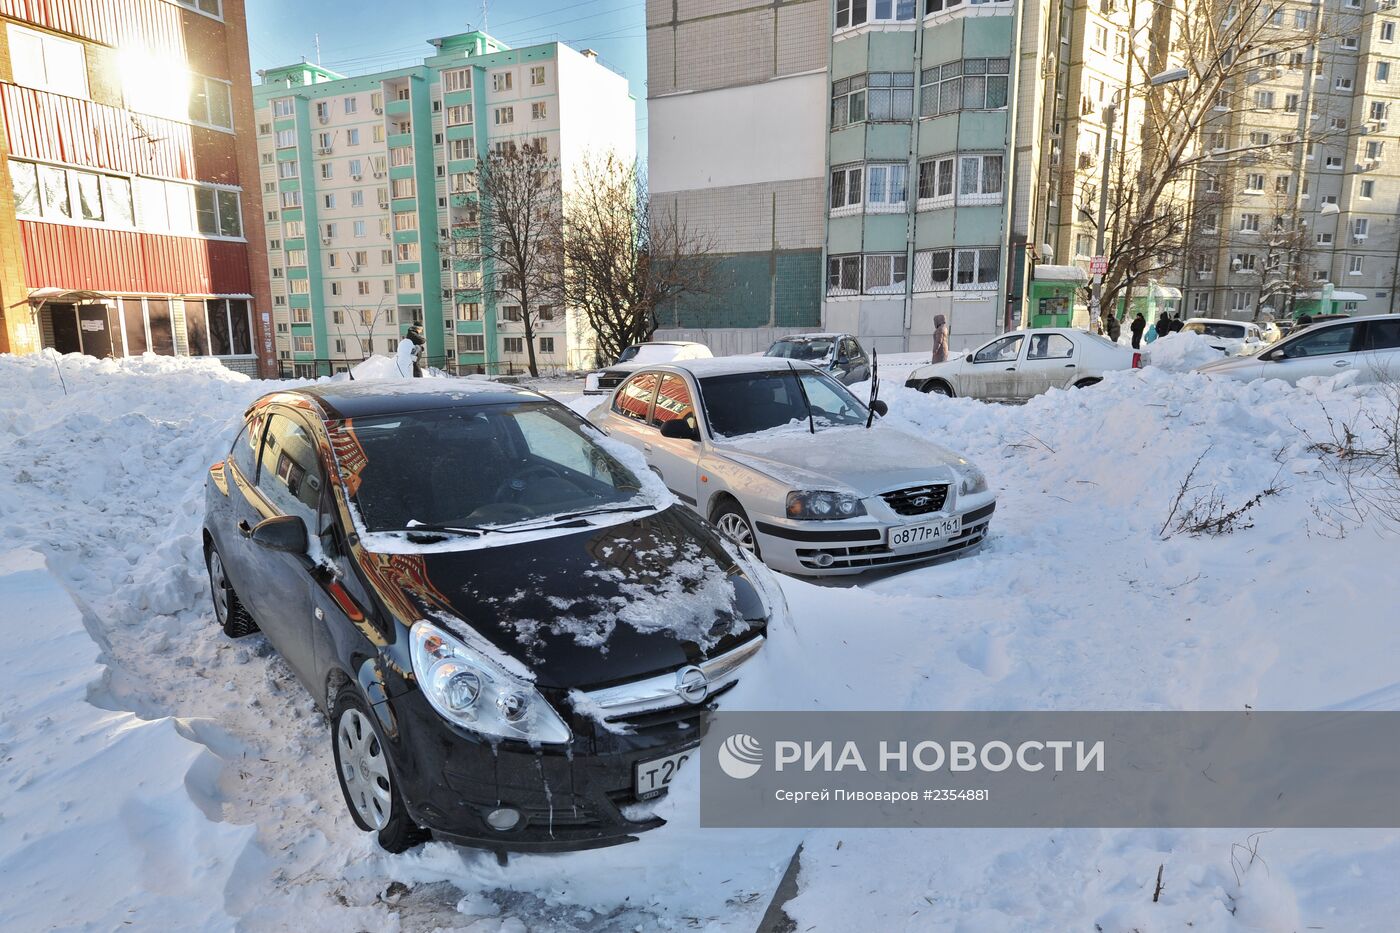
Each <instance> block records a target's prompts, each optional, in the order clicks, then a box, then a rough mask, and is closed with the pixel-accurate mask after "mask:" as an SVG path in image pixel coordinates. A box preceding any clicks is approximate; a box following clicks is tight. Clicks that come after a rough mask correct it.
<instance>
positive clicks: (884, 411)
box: [870, 398, 890, 418]
mask: <svg viewBox="0 0 1400 933" xmlns="http://www.w3.org/2000/svg"><path fill="white" fill-rule="evenodd" d="M870 410H871V411H873V412H875V414H877V415H879V416H880V417H881V418H883V417H885V416H886V415H888V414H889V413H890V406H888V405H886V404H885V400H884V399H881V398H877V399H876V400H875V401H873V402H871V403H870Z"/></svg>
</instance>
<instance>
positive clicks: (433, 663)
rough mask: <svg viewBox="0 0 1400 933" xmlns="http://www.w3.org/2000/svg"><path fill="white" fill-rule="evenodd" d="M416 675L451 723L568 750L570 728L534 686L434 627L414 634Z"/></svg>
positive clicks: (421, 625) (426, 625)
mask: <svg viewBox="0 0 1400 933" xmlns="http://www.w3.org/2000/svg"><path fill="white" fill-rule="evenodd" d="M410 638H411V640H412V651H411V655H412V658H413V673H414V676H416V677H417V678H418V686H419V689H421V690H422V691H423V695H424V696H425V697H427V698H428V702H429V703H430V704H432V707H433V709H435V710H437V711H438V713H439V714H440V715H441V716H442V717H443V718H444V719H446V720H448V721H449V722H453V723H456V724H457V725H459V726H462V727H463V728H466V729H470V730H471V731H473V732H479V733H481V734H482V735H484V736H487V737H490V738H499V739H517V740H520V741H523V742H530V743H534V744H544V745H558V744H565V743H567V742H568V741H569V739H570V738H571V735H572V734H571V733H570V732H569V727H568V726H567V725H565V724H564V720H562V719H560V718H559V714H558V713H556V712H555V711H554V707H552V706H550V705H549V701H547V700H546V699H545V698H544V697H542V696H540V692H539V691H538V690H536V689H535V687H534V685H533V684H531V683H530V682H528V681H526V680H523V679H521V678H519V677H516V676H514V675H512V674H510V673H508V672H507V671H505V670H504V669H503V668H502V667H501V666H500V665H499V664H497V663H495V662H494V661H491V660H489V659H487V658H486V657H485V656H484V655H483V654H482V652H480V651H475V650H473V649H471V648H469V647H467V646H466V645H465V644H463V643H462V642H461V641H460V640H459V639H457V638H456V637H454V636H453V635H451V634H450V633H448V632H445V631H443V630H442V629H441V628H439V627H438V626H436V625H434V624H432V623H431V622H426V621H420V622H415V623H413V628H412V630H411V631H410Z"/></svg>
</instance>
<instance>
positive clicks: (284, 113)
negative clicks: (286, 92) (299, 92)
mask: <svg viewBox="0 0 1400 933" xmlns="http://www.w3.org/2000/svg"><path fill="white" fill-rule="evenodd" d="M294 112H295V111H293V109H292V99H291V98H290V97H279V98H277V99H276V100H274V101H273V102H272V115H273V116H274V117H290V116H291V115H292V114H293V113H294Z"/></svg>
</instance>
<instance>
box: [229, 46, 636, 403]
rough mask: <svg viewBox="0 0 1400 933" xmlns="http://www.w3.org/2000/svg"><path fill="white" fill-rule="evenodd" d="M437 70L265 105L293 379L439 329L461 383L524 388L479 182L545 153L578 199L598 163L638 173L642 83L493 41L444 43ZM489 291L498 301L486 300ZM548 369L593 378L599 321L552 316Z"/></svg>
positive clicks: (434, 346) (281, 309) (351, 81)
mask: <svg viewBox="0 0 1400 933" xmlns="http://www.w3.org/2000/svg"><path fill="white" fill-rule="evenodd" d="M431 45H432V46H433V54H432V55H430V56H428V57H426V58H425V59H424V60H423V63H422V64H421V65H414V66H412V67H407V68H397V69H393V70H390V71H383V72H378V73H375V74H370V75H360V76H354V77H348V76H345V75H340V74H336V73H335V72H332V71H329V70H327V69H325V68H321V67H319V66H317V65H312V64H309V63H305V62H303V63H300V64H296V65H290V66H287V67H283V68H274V69H268V70H265V71H263V72H260V76H261V79H262V80H261V83H260V84H259V85H257V86H255V87H254V95H253V99H254V106H255V110H256V120H257V126H258V151H259V158H260V164H261V173H262V174H261V179H260V180H261V184H262V186H263V191H264V202H265V205H266V211H267V216H266V221H267V236H268V240H269V242H268V247H269V249H268V262H269V266H270V268H271V274H272V295H273V297H272V301H273V317H274V331H275V340H276V350H277V356H278V359H279V361H280V362H281V364H282V368H283V371H284V373H286V374H287V375H293V374H295V375H303V376H306V375H313V374H319V375H323V374H325V373H327V372H330V371H338V370H341V369H344V368H346V367H347V366H350V365H353V364H354V363H355V362H357V361H359V360H361V359H363V358H365V357H367V356H369V355H370V354H371V353H378V354H393V353H394V352H395V349H396V348H397V345H398V342H399V340H400V339H401V337H402V335H403V334H404V332H405V331H406V330H407V329H408V327H409V326H410V325H412V324H414V323H418V324H421V325H422V326H423V330H424V335H425V337H426V339H427V356H428V358H429V359H430V360H432V361H433V363H434V364H435V365H441V366H445V367H447V368H449V369H454V370H456V371H459V372H490V373H497V372H507V371H515V372H519V371H521V370H522V369H523V368H524V366H525V363H526V359H527V348H526V347H525V345H524V328H523V324H522V323H521V321H520V308H519V305H518V304H512V300H511V297H510V294H509V292H508V291H507V290H505V289H502V288H494V289H493V288H491V287H490V286H491V284H492V282H494V281H495V280H494V277H493V276H492V275H491V271H492V270H490V269H487V268H483V261H482V259H481V256H480V249H479V245H478V244H479V243H480V237H482V236H489V235H490V231H489V230H483V229H482V225H481V216H480V209H479V204H478V195H477V190H476V188H477V186H476V170H477V166H478V160H479V159H481V158H482V157H484V156H485V154H486V153H488V152H491V151H495V150H499V149H500V148H502V147H509V146H526V145H532V146H538V147H541V148H542V149H543V150H544V151H545V152H546V153H547V154H548V155H549V156H550V157H551V158H553V159H557V161H558V163H559V169H560V171H559V185H560V196H561V197H562V196H563V194H564V192H565V190H566V189H567V187H568V185H569V184H570V181H571V179H572V178H573V174H574V170H575V168H576V167H577V166H578V165H579V164H580V162H581V160H583V159H584V158H586V157H587V156H588V155H589V154H590V153H593V154H597V153H602V152H606V151H608V150H611V151H613V152H615V153H616V154H617V155H618V156H619V157H620V158H621V159H623V160H624V161H630V160H631V159H632V158H634V156H635V151H636V136H635V124H636V114H635V109H636V108H635V101H634V99H633V98H632V96H631V95H630V93H629V92H628V88H627V80H626V78H624V77H623V76H621V75H619V74H617V73H616V72H614V71H612V70H610V69H609V68H607V67H606V66H604V65H603V64H601V63H600V62H599V61H598V60H597V56H596V55H595V54H594V53H593V52H591V51H590V50H584V51H582V52H580V51H576V50H575V49H572V48H570V47H569V46H566V45H563V44H562V43H558V42H548V43H543V44H540V45H532V46H527V47H524V48H518V49H512V48H508V47H507V46H505V45H503V44H502V43H500V42H498V41H497V40H496V39H493V38H492V37H490V36H488V35H486V34H485V33H482V32H468V33H462V34H459V35H452V36H445V37H442V38H439V39H433V40H431ZM483 286H486V287H485V288H483ZM535 354H536V357H537V358H538V360H539V362H540V365H541V366H542V367H545V368H551V369H555V368H557V369H565V368H567V369H581V368H587V367H589V366H591V365H593V363H594V359H593V357H594V340H593V337H592V334H591V331H590V329H589V328H588V325H587V322H586V320H584V318H583V316H582V315H581V314H579V313H578V312H576V311H574V310H571V309H568V308H546V309H544V310H543V311H542V312H541V314H540V315H539V320H538V324H537V327H536V328H535Z"/></svg>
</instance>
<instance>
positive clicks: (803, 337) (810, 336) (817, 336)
mask: <svg viewBox="0 0 1400 933" xmlns="http://www.w3.org/2000/svg"><path fill="white" fill-rule="evenodd" d="M845 336H847V335H846V334H788V335H787V336H786V337H779V338H778V340H839V339H841V338H842V337H845ZM778 340H775V341H773V342H774V343H777V342H778Z"/></svg>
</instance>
